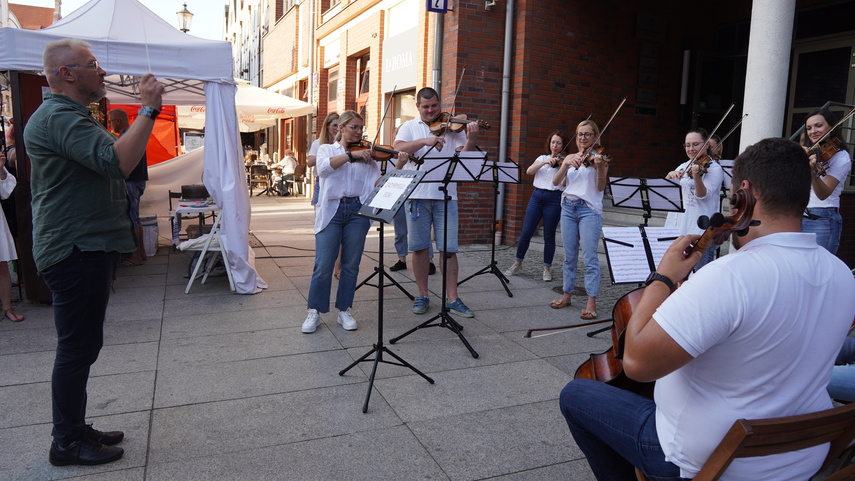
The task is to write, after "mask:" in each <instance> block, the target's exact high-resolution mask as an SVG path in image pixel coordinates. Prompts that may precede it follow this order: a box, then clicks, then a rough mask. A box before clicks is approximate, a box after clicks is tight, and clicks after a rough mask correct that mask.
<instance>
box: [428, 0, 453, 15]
mask: <svg viewBox="0 0 855 481" xmlns="http://www.w3.org/2000/svg"><path fill="white" fill-rule="evenodd" d="M427 11H428V12H436V13H448V0H427Z"/></svg>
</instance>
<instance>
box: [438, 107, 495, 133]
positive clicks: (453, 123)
mask: <svg viewBox="0 0 855 481" xmlns="http://www.w3.org/2000/svg"><path fill="white" fill-rule="evenodd" d="M471 123H477V124H478V128H480V129H484V130H490V124H489V123H487V122H485V121H483V120H469V118H467V116H466V114H460V115H455V116H452V115H451V114H450V113H448V112H442V113H440V114H439V115H438V116H437V117H436V118H435V119H433V120H432V121H431V122H430V133H432V134H433V135H435V136H437V137H439V136H441V135H445V132H446V131H450V132H452V133H455V134H456V133H458V132H462V131H463V129H465V128H466V126H467V125H469V124H471Z"/></svg>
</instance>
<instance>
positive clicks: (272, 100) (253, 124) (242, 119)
mask: <svg viewBox="0 0 855 481" xmlns="http://www.w3.org/2000/svg"><path fill="white" fill-rule="evenodd" d="M237 82H238V86H237V93H235V108H236V109H237V115H238V124H239V126H240V131H241V132H255V131H256V130H261V129H264V128H267V127H273V126H274V125H276V121H277V120H278V119H287V118H291V117H300V116H303V115H309V114H311V113H312V111H313V107H312V104H310V103H306V102H303V101H300V100H297V99H294V98H291V97H288V96H285V95H281V94H277V93H276V92H271V91H270V90H267V89H263V88H259V87H255V86H252V85H249V84H248V83H247V82H246V81H244V80H237ZM177 111H178V126H179V127H181V128H183V129H202V128H204V126H205V105H204V104H202V105H178V106H177Z"/></svg>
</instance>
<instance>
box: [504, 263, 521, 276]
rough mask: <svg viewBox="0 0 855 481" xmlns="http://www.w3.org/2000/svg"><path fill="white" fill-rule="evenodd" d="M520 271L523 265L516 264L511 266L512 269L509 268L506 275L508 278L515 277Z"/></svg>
mask: <svg viewBox="0 0 855 481" xmlns="http://www.w3.org/2000/svg"><path fill="white" fill-rule="evenodd" d="M520 269H522V265H517V264H516V263H514V264H512V265H511V267H508V270H506V271H505V275H506V276H508V277H510V276H515V275H517V272H519V271H520Z"/></svg>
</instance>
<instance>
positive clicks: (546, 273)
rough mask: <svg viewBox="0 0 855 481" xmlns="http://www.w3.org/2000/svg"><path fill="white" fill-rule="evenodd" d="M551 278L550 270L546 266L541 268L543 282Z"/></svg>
mask: <svg viewBox="0 0 855 481" xmlns="http://www.w3.org/2000/svg"><path fill="white" fill-rule="evenodd" d="M551 280H552V272H551V271H550V270H549V269H548V268H547V269H543V282H549V281H551Z"/></svg>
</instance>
